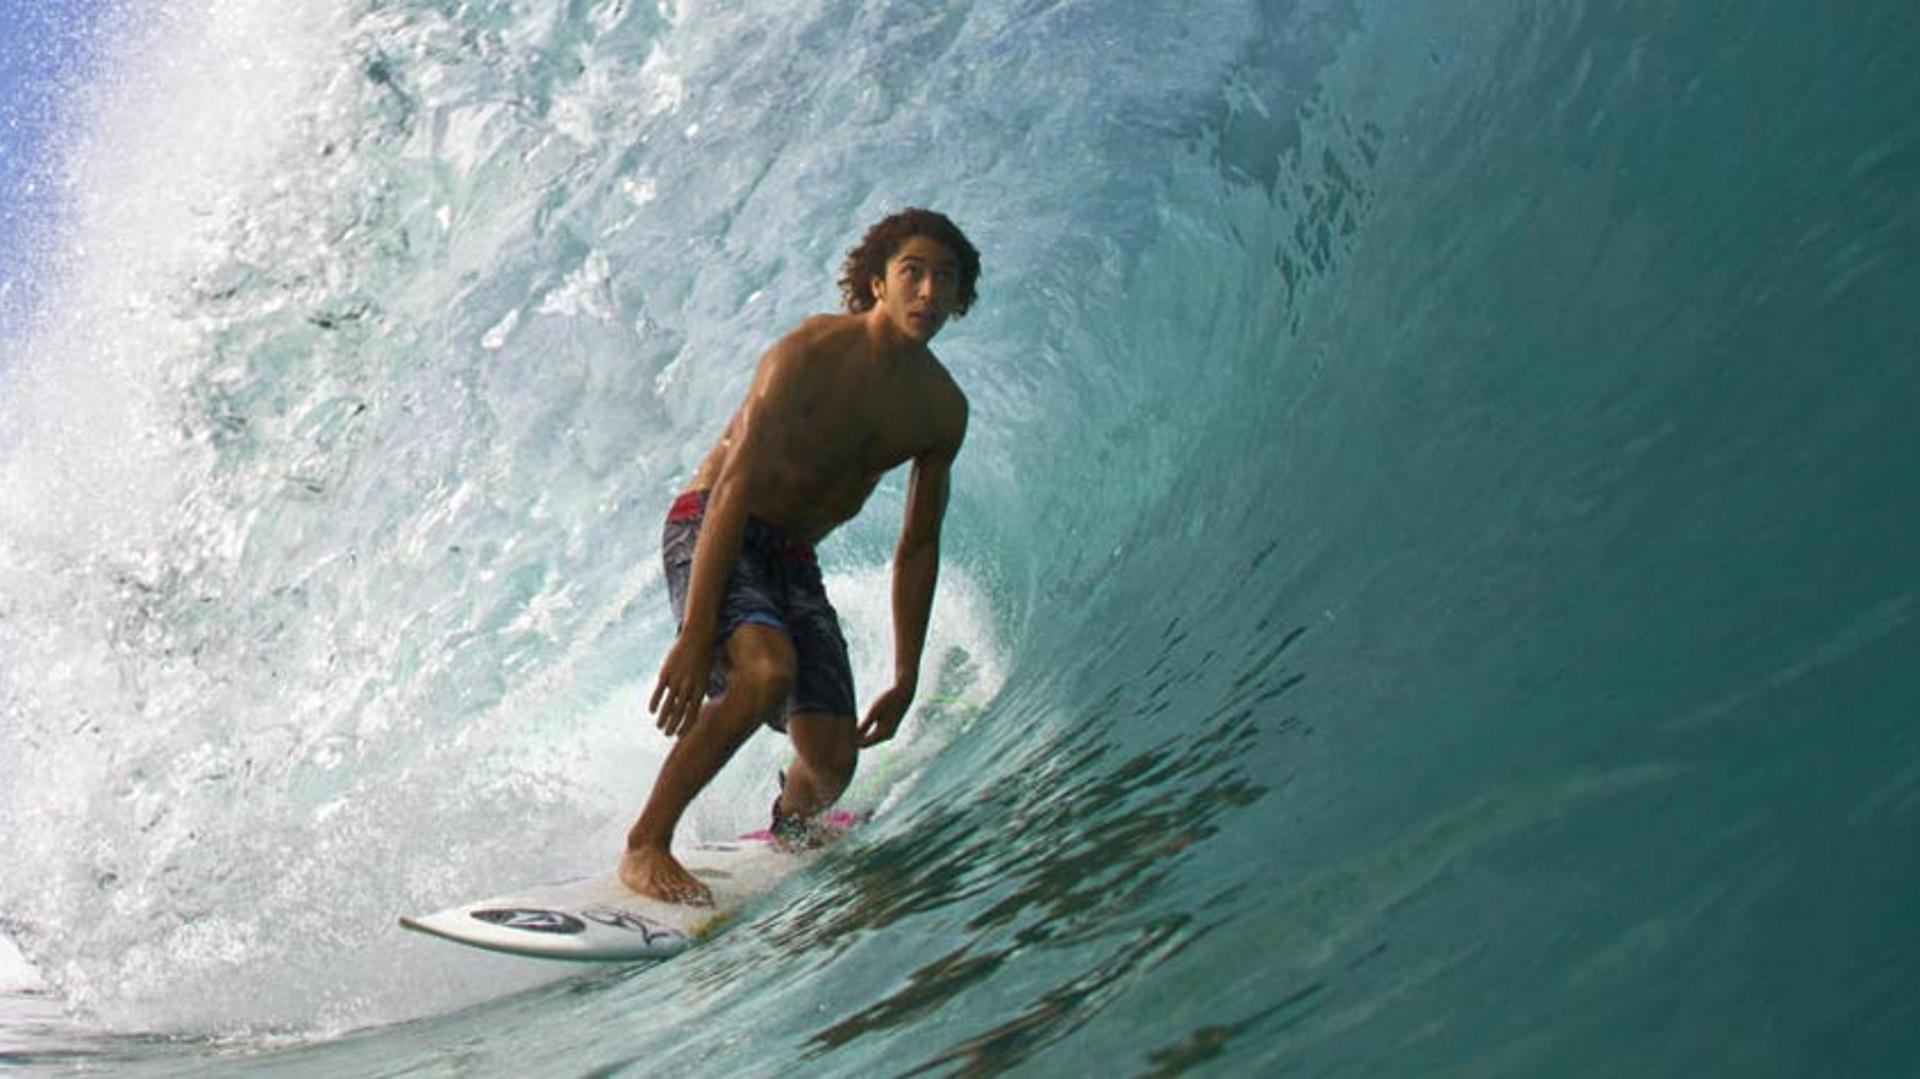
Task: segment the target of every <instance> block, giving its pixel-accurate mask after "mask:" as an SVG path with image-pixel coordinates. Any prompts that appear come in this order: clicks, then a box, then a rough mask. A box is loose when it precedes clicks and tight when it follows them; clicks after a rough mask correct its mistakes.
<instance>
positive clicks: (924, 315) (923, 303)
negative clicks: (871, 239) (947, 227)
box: [873, 236, 960, 344]
mask: <svg viewBox="0 0 1920 1079" xmlns="http://www.w3.org/2000/svg"><path fill="white" fill-rule="evenodd" d="M873 298H874V302H875V304H876V305H878V306H880V307H881V308H882V309H883V310H884V311H885V312H886V315H887V318H888V320H889V321H891V322H892V323H893V324H894V325H895V326H898V327H899V328H900V330H901V332H903V333H905V334H906V335H907V336H908V337H911V338H913V339H914V340H916V341H919V342H920V343H922V344H925V343H926V342H928V341H931V340H933V335H934V334H937V333H939V332H940V327H942V326H944V325H946V323H947V318H948V317H949V316H950V315H952V314H953V307H954V304H955V303H957V302H958V301H959V298H960V260H959V259H957V258H955V257H954V254H953V252H952V251H951V250H949V249H948V248H947V245H945V244H943V243H941V242H940V241H938V240H935V239H931V238H929V237H926V236H909V237H907V238H906V240H905V241H904V242H902V243H901V244H900V248H899V250H897V251H895V252H894V253H893V257H892V258H889V259H888V260H887V274H886V276H885V277H876V278H874V279H873Z"/></svg>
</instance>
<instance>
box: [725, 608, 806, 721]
mask: <svg viewBox="0 0 1920 1079" xmlns="http://www.w3.org/2000/svg"><path fill="white" fill-rule="evenodd" d="M725 647H726V694H725V696H726V697H727V699H728V700H727V703H729V704H731V705H735V706H737V707H738V708H739V709H740V710H742V711H743V712H744V713H745V714H746V718H748V719H749V720H750V721H751V722H755V723H757V722H760V721H761V720H764V719H767V718H769V717H771V716H774V715H777V714H779V713H780V712H782V711H784V710H785V708H786V705H787V701H788V698H789V697H790V696H791V695H792V693H793V686H794V670H795V665H796V660H795V657H794V648H793V641H792V639H790V638H789V637H788V636H787V634H786V632H785V631H784V630H781V629H777V628H775V627H773V626H769V625H765V624H763V623H760V622H745V623H742V624H740V625H737V626H735V627H734V628H733V630H732V631H731V632H729V633H728V634H727V640H726V646H725Z"/></svg>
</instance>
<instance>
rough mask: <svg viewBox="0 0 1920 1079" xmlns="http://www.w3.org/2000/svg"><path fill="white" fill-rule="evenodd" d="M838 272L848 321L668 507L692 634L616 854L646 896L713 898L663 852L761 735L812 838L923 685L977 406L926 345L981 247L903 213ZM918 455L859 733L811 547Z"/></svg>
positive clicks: (808, 348)
mask: <svg viewBox="0 0 1920 1079" xmlns="http://www.w3.org/2000/svg"><path fill="white" fill-rule="evenodd" d="M843 269H844V276H843V277H842V278H841V279H840V289H841V292H842V293H843V295H844V296H845V299H846V306H847V311H848V313H847V314H844V315H815V316H813V317H811V318H809V319H807V320H806V321H804V322H802V323H801V324H800V325H799V326H798V327H796V328H795V329H794V330H793V331H792V332H790V333H788V334H787V335H786V336H785V337H783V338H781V339H780V340H779V341H778V342H777V343H775V344H774V346H773V347H772V348H771V349H769V350H767V354H766V355H765V356H764V357H762V358H761V360H760V366H759V369H758V370H757V371H756V372H755V373H754V376H753V384H752V386H751V387H749V389H748V390H747V397H746V400H745V401H744V402H742V403H741V405H740V408H739V410H738V411H737V412H735V413H734V414H733V418H732V419H731V420H729V421H728V422H727V428H726V431H725V432H724V433H723V434H721V436H720V441H719V443H718V444H716V445H715V446H714V447H713V450H712V452H710V453H708V454H707V457H706V460H704V461H702V462H701V464H700V468H699V470H698V471H697V472H695V473H694V477H693V482H692V484H691V485H690V487H689V489H688V490H687V491H686V492H685V493H683V494H681V495H680V497H679V498H678V499H676V500H675V502H674V503H673V508H672V510H671V511H670V512H669V513H668V515H667V525H666V531H665V534H664V535H663V537H662V541H661V546H662V554H663V557H664V559H665V561H666V575H667V589H668V593H669V595H670V597H671V599H672V602H673V607H674V614H675V616H676V617H677V618H678V619H679V620H680V633H679V636H678V637H677V638H676V639H675V640H674V642H673V646H672V648H670V649H669V650H668V651H667V657H666V660H665V661H664V662H663V663H661V665H660V678H659V681H658V682H657V683H655V685H654V690H653V696H652V697H651V698H650V699H649V700H648V702H647V709H648V711H650V712H653V713H654V714H655V715H656V716H657V717H658V726H659V728H660V729H661V730H662V731H664V732H665V733H666V734H667V736H668V737H670V738H674V739H676V741H675V742H674V745H673V748H672V750H671V751H670V752H669V753H668V754H667V759H666V763H665V764H663V765H662V766H661V769H660V776H659V778H658V779H656V780H655V781H654V785H653V793H652V795H651V796H649V797H648V799H647V804H646V808H645V809H644V810H643V811H642V812H641V814H640V819H639V820H638V821H636V822H635V823H634V826H633V829H632V831H630V832H628V833H627V851H626V854H625V855H624V856H623V857H622V858H621V859H620V879H621V880H622V881H623V882H625V883H626V885H627V887H629V888H632V889H633V890H634V891H636V892H639V893H641V894H643V895H650V896H653V897H654V898H656V899H664V900H667V901H669V902H675V903H689V904H694V905H701V906H705V905H711V904H712V902H713V893H712V892H711V891H709V890H708V888H707V886H706V885H705V884H702V883H701V882H700V881H699V880H697V879H695V878H694V876H693V875H692V874H691V873H689V872H687V870H686V867H684V866H682V865H681V864H680V863H679V862H678V861H676V860H675V859H674V857H673V855H672V853H670V851H669V847H670V846H671V844H672V841H673V830H674V827H675V825H677V824H678V823H679V821H680V815H681V814H682V813H684V812H685V811H686V808H687V805H688V804H689V803H690V802H692V801H693V798H694V795H696V794H698V793H700V790H701V789H702V788H703V787H705V786H706V785H707V784H708V783H709V782H710V781H711V780H712V779H713V777H714V776H715V775H716V774H718V773H719V771H720V769H721V767H722V766H723V765H725V764H726V763H727V760H728V759H729V758H730V757H732V756H733V753H734V751H735V750H736V749H738V748H740V746H741V745H742V744H744V743H745V742H746V740H747V738H748V736H749V735H751V734H752V733H753V732H754V730H755V729H757V728H758V727H759V725H760V724H761V723H766V724H767V725H768V726H771V727H773V728H774V729H775V730H785V731H786V732H787V735H788V737H790V738H792V739H793V747H794V751H795V753H796V755H797V757H798V760H797V761H796V762H795V763H794V764H793V766H792V767H791V768H789V769H788V770H787V773H786V782H785V786H784V787H783V788H782V790H781V791H780V794H779V796H778V797H777V798H775V799H774V803H773V827H774V832H775V834H776V835H781V836H793V835H795V834H797V833H798V834H804V827H805V823H806V822H807V821H810V820H811V819H813V818H814V817H816V816H818V815H819V814H820V813H821V812H822V811H824V810H825V809H826V808H827V807H828V806H830V805H832V804H833V802H834V800H835V799H837V798H839V797H840V794H841V792H842V791H844V790H846V787H847V782H848V780H850V779H852V778H853V769H854V763H855V761H856V760H857V759H858V757H859V752H860V749H861V748H862V747H865V746H872V745H876V744H878V743H880V742H884V741H886V740H887V739H889V738H892V737H893V734H894V731H895V729H896V728H898V727H899V725H900V719H901V717H902V716H904V715H905V714H906V711H907V706H908V705H909V704H911V703H912V702H913V695H914V692H915V690H916V688H917V687H918V685H919V678H920V653H921V650H922V648H923V646H924V645H925V644H926V639H927V617H928V614H929V613H930V612H931V610H932V608H933V589H934V582H935V580H936V578H937V577H938V573H939V568H940V524H941V520H942V518H943V517H944V516H945V515H946V508H947V481H948V474H949V472H950V471H951V470H952V467H953V459H954V455H955V454H957V453H959V452H960V442H961V439H963V438H964V437H965V436H966V431H967V399H966V397H965V396H964V395H963V394H962V393H961V392H960V388H959V387H958V386H956V385H955V384H954V381H953V378H952V377H951V376H949V375H948V374H947V370H946V368H945V367H942V366H941V365H940V361H939V360H938V359H936V358H935V357H934V355H933V353H932V352H930V351H929V350H928V349H927V342H929V341H931V340H933V337H934V335H935V334H937V333H939V332H940V327H941V326H943V325H944V324H945V323H946V321H947V319H948V318H949V317H959V316H961V315H964V314H966V312H967V308H968V307H969V306H971V305H972V303H973V300H974V283H975V282H976V281H977V280H978V278H979V276H980V254H979V252H978V251H976V250H974V247H973V244H971V243H970V242H968V240H967V238H966V236H965V235H963V234H962V233H961V232H960V230H959V228H957V227H956V226H955V225H954V224H953V222H952V221H949V220H948V219H947V218H946V217H945V216H943V215H941V214H937V213H934V212H932V211H929V210H920V209H910V210H905V211H903V212H901V213H898V214H894V215H893V216H891V217H888V218H886V219H884V220H882V221H881V222H880V223H879V224H877V225H875V226H873V228H872V229H870V230H868V232H867V234H866V236H865V238H864V239H862V240H861V242H860V245H859V246H858V247H855V248H854V249H853V250H852V251H849V252H848V253H847V260H846V263H845V266H844V268H843ZM907 461H912V462H913V472H912V476H911V478H910V479H909V480H908V484H907V511H906V521H905V523H904V524H903V525H902V527H901V531H900V543H899V547H898V549H897V550H896V552H895V554H894V561H893V685H892V687H891V688H889V689H888V690H887V691H886V692H884V693H882V694H881V695H880V697H879V699H877V700H875V701H874V702H873V705H872V707H870V708H869V709H867V715H866V720H865V722H859V721H857V720H856V718H855V703H854V696H853V672H852V669H851V667H850V666H849V664H848V662H847V645H846V640H845V639H844V638H843V637H842V636H841V633H840V623H839V619H838V617H837V616H836V615H835V614H834V610H833V607H832V605H831V604H829V603H828V602H827V596H826V592H825V590H824V589H823V588H822V586H821V582H820V566H819V563H818V562H817V561H816V560H815V558H814V553H813V549H814V545H815V544H817V543H819V542H820V540H821V539H822V538H824V537H825V536H826V535H827V534H828V533H829V532H832V531H833V530H834V529H835V528H837V527H839V525H841V524H842V523H843V522H845V521H847V520H848V519H850V518H852V517H853V515H854V514H856V513H859V512H860V508H861V506H863V505H865V504H866V501H867V496H869V495H871V494H872V493H873V489H874V486H875V485H876V484H878V483H879V482H880V477H881V476H882V475H884V474H885V473H886V472H887V471H888V470H890V469H892V468H893V467H894V466H896V465H899V464H903V463H905V462H907Z"/></svg>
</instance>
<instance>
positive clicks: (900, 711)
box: [860, 408, 966, 746]
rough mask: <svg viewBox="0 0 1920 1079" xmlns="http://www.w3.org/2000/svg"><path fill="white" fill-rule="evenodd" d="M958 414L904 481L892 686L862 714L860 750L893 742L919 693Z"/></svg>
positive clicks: (962, 425) (962, 421)
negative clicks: (949, 433)
mask: <svg viewBox="0 0 1920 1079" xmlns="http://www.w3.org/2000/svg"><path fill="white" fill-rule="evenodd" d="M965 431H966V414H965V411H964V408H963V409H962V411H961V412H960V416H959V423H958V426H957V428H956V430H955V434H954V437H953V438H952V440H951V441H949V442H944V443H942V444H941V445H939V446H936V447H935V448H934V449H932V450H930V451H928V452H927V453H925V454H922V455H921V456H919V457H916V458H914V461H913V473H912V475H911V476H910V477H909V478H908V480H907V513H906V522H905V523H904V524H903V525H902V526H901V529H900V545H899V547H898V548H897V549H895V551H894V555H893V686H892V687H891V688H889V689H888V690H887V691H886V692H885V693H882V694H881V695H880V696H879V698H878V699H877V700H875V701H874V702H873V705H872V706H871V707H870V708H868V709H867V718H866V722H864V723H862V724H861V725H860V744H861V745H862V746H871V745H878V744H879V743H881V742H884V741H886V740H887V739H889V738H892V737H893V734H894V731H896V730H898V729H899V727H900V720H901V718H902V717H904V716H905V715H906V714H907V707H908V706H909V705H911V704H912V703H913V695H914V694H915V693H917V692H919V688H920V654H921V652H922V651H924V650H925V648H926V644H927V623H928V621H929V619H930V618H931V617H932V615H933V590H934V586H935V585H936V584H938V583H939V580H940V526H941V524H942V522H943V521H945V519H946V515H947V489H948V481H949V478H950V476H951V475H952V472H953V459H954V457H956V456H957V455H958V454H959V452H960V441H961V439H962V438H963V437H965Z"/></svg>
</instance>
